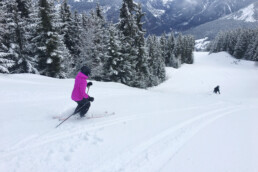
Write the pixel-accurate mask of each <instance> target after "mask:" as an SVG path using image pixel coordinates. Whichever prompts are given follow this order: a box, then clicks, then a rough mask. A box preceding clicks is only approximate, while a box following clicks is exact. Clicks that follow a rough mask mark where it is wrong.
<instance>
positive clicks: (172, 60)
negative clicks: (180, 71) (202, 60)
mask: <svg viewBox="0 0 258 172" xmlns="http://www.w3.org/2000/svg"><path fill="white" fill-rule="evenodd" d="M175 47H176V42H175V37H174V34H173V32H171V34H170V36H169V37H168V40H167V54H166V57H167V61H166V63H167V66H169V67H174V68H177V67H178V66H177V63H178V62H177V59H176V57H175Z"/></svg>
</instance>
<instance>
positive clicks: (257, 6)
mask: <svg viewBox="0 0 258 172" xmlns="http://www.w3.org/2000/svg"><path fill="white" fill-rule="evenodd" d="M223 19H233V20H240V21H245V22H258V2H256V3H252V4H251V5H249V6H248V7H246V8H243V9H241V10H239V11H237V12H235V13H232V14H230V15H227V16H225V17H223Z"/></svg>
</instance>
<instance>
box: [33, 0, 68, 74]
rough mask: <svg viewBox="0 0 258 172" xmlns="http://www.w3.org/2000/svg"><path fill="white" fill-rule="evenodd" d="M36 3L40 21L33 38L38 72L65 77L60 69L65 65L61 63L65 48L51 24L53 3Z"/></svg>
mask: <svg viewBox="0 0 258 172" xmlns="http://www.w3.org/2000/svg"><path fill="white" fill-rule="evenodd" d="M38 3H39V19H40V21H39V23H38V26H37V34H38V36H37V37H36V38H35V43H36V45H37V51H36V57H37V58H38V69H39V72H40V73H41V74H43V75H46V76H51V77H61V78H63V77H66V76H65V73H64V71H62V69H64V68H65V67H64V66H62V65H61V63H62V61H63V60H64V58H65V57H64V53H63V52H62V51H63V50H65V49H66V48H65V47H64V45H63V42H62V40H60V35H59V34H58V32H57V28H55V26H54V25H53V23H54V17H55V10H54V4H53V3H51V2H50V3H49V2H48V1H47V0H39V2H38ZM61 50H62V51H61ZM65 54H67V52H65Z"/></svg>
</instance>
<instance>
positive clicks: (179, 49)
mask: <svg viewBox="0 0 258 172" xmlns="http://www.w3.org/2000/svg"><path fill="white" fill-rule="evenodd" d="M182 56H183V35H182V34H181V33H179V35H178V36H177V38H176V45H175V63H174V68H179V67H180V66H181V64H182V58H183V57H182Z"/></svg>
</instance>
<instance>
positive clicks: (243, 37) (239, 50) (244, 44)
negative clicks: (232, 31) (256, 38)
mask: <svg viewBox="0 0 258 172" xmlns="http://www.w3.org/2000/svg"><path fill="white" fill-rule="evenodd" d="M250 39H251V36H250V30H243V31H242V32H241V34H240V36H239V37H238V39H237V43H236V46H235V51H234V54H233V55H234V56H235V57H236V58H238V59H241V58H244V54H245V52H246V50H247V48H248V44H249V41H250Z"/></svg>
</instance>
